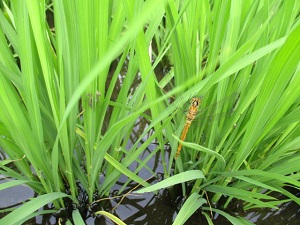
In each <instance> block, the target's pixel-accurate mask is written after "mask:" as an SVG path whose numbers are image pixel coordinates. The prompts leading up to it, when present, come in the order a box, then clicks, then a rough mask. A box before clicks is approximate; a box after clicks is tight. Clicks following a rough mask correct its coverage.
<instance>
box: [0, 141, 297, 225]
mask: <svg viewBox="0 0 300 225" xmlns="http://www.w3.org/2000/svg"><path fill="white" fill-rule="evenodd" d="M155 147H156V146H155V145H152V146H149V149H148V150H149V151H148V152H147V151H146V152H145V155H144V156H143V157H147V155H148V154H149V153H150V151H151V150H153V149H154V148H155ZM148 165H149V167H150V168H152V169H154V170H155V171H157V177H158V179H159V180H161V179H163V178H162V176H163V175H162V167H161V163H160V158H159V156H157V157H156V158H152V159H151V160H150V161H149V164H148ZM135 166H136V165H132V168H134V167H135ZM139 176H141V177H142V178H144V179H148V178H149V177H151V174H150V173H149V172H148V171H146V170H142V171H141V172H140V173H139ZM126 180H127V179H126V177H125V176H123V177H121V178H120V179H119V182H118V183H117V184H116V185H115V187H114V191H113V192H114V193H116V192H117V191H118V190H119V189H120V187H121V186H122V185H123V183H124V182H126ZM3 182H5V178H4V177H2V178H1V180H0V183H3ZM153 182H156V181H153ZM133 188H135V184H129V185H128V188H127V190H125V191H124V193H127V192H129V191H130V190H132V189H133ZM294 194H295V195H297V196H298V197H300V192H299V191H298V193H297V192H296V191H294ZM32 197H34V192H33V191H32V190H31V189H30V188H28V187H26V186H18V187H13V188H9V189H6V190H2V191H0V199H1V200H0V209H4V208H7V207H13V206H18V205H21V204H22V202H24V201H26V200H27V199H29V198H32ZM276 197H277V198H279V199H280V198H282V197H283V196H280V195H277V196H276ZM107 203H108V204H106V210H107V211H111V210H112V209H114V210H113V211H111V213H113V214H114V215H116V216H117V217H119V218H120V219H121V220H122V221H124V222H125V223H126V224H141V225H142V224H157V225H169V224H172V222H173V220H174V218H175V217H176V215H177V210H176V204H175V203H174V202H173V201H172V200H171V198H170V196H169V193H168V190H161V191H160V192H159V193H158V194H157V195H154V194H152V193H148V194H143V195H130V194H129V195H127V196H126V197H124V198H120V197H119V198H112V199H110V200H107ZM239 204H240V203H239V202H236V203H234V204H232V205H231V206H230V207H228V209H227V210H226V211H227V212H228V213H230V214H232V215H235V216H241V217H244V218H246V219H248V220H249V221H252V222H253V223H254V224H257V225H299V224H300V206H299V205H297V204H296V203H294V202H289V203H285V204H282V205H280V206H279V208H280V209H279V210H272V209H266V208H263V209H252V210H249V211H246V212H245V211H243V210H241V207H238V205H239ZM4 215H5V213H1V214H0V217H3V216H4ZM85 222H86V224H89V225H92V224H103V225H108V224H114V223H113V222H111V221H110V220H108V219H106V218H104V217H101V216H97V217H94V216H92V215H90V214H88V216H87V218H85ZM213 222H214V224H215V225H218V224H222V225H227V224H231V223H229V222H228V221H227V220H226V219H224V218H223V217H222V216H219V215H214V219H213ZM26 224H41V225H46V224H47V225H50V224H57V219H56V218H55V217H54V216H53V215H48V216H43V217H42V216H39V217H36V218H34V219H32V220H30V221H28V223H26ZM186 224H207V223H206V220H205V219H204V218H203V217H202V216H201V211H198V212H197V213H195V214H194V215H193V216H192V217H191V218H190V219H189V220H188V222H186Z"/></svg>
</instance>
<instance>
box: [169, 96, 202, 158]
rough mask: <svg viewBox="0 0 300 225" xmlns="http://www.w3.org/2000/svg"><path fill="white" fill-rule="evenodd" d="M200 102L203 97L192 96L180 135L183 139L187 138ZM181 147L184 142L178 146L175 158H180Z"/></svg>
mask: <svg viewBox="0 0 300 225" xmlns="http://www.w3.org/2000/svg"><path fill="white" fill-rule="evenodd" d="M200 104H201V98H192V100H191V105H190V108H189V111H188V113H187V115H186V119H185V124H184V127H183V130H182V132H181V135H180V140H181V141H184V140H185V138H186V134H187V132H188V131H189V128H190V126H191V124H192V122H193V120H194V119H195V117H196V113H197V112H198V108H199V106H200ZM181 148H182V144H180V143H179V144H178V148H177V152H176V155H175V159H177V158H178V156H179V154H180V151H181Z"/></svg>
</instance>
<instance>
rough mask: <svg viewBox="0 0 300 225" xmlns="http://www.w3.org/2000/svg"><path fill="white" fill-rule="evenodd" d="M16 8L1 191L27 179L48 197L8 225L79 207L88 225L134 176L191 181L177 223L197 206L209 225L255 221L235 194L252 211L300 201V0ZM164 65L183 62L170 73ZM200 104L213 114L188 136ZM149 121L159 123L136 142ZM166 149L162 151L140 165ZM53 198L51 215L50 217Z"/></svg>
mask: <svg viewBox="0 0 300 225" xmlns="http://www.w3.org/2000/svg"><path fill="white" fill-rule="evenodd" d="M47 2H48V1H47ZM9 3H10V4H8V2H7V1H6V3H4V2H3V4H2V10H1V12H0V25H1V29H0V45H1V51H0V62H1V63H0V79H1V80H0V90H1V91H0V101H1V103H2V108H1V110H0V133H1V138H0V147H1V148H2V149H3V150H4V152H5V154H6V155H7V156H8V158H7V159H6V160H3V161H1V163H0V171H1V174H3V175H5V176H6V177H7V178H10V179H11V180H9V181H8V182H6V183H4V184H1V185H0V190H1V189H5V188H8V187H12V186H16V185H20V184H26V185H27V186H29V187H31V188H32V189H33V190H34V191H35V192H36V193H37V194H38V196H37V197H36V198H33V199H31V200H29V201H28V202H27V203H24V205H22V206H21V207H19V208H17V209H12V210H13V211H12V212H11V213H9V214H8V215H7V216H6V217H4V218H3V219H1V220H0V222H1V223H3V224H20V223H22V222H25V221H27V220H28V219H30V218H32V217H35V216H36V215H38V214H45V213H53V212H57V211H58V210H59V209H63V208H67V209H71V210H72V212H71V217H72V219H73V221H74V222H75V223H78V224H83V223H84V222H83V220H84V215H80V209H81V207H87V208H89V207H90V205H91V204H93V202H95V201H97V200H98V199H99V198H102V197H106V196H108V195H109V193H110V192H111V189H112V187H113V185H114V184H115V183H116V182H117V181H118V179H119V177H120V176H121V175H125V176H126V177H128V182H130V181H134V182H136V183H137V184H139V185H141V186H144V187H145V189H142V190H139V191H138V192H139V193H142V192H146V191H155V190H158V189H160V188H166V187H170V186H173V185H175V184H179V185H181V188H182V193H180V195H183V196H184V197H185V199H186V200H185V202H184V203H183V205H182V208H181V210H180V212H179V213H178V215H177V217H176V219H175V220H174V223H173V224H183V223H184V222H185V221H186V220H187V219H188V218H189V217H190V216H191V215H192V214H193V213H194V212H195V211H196V210H198V209H199V210H200V211H201V213H203V215H204V216H205V217H206V219H207V220H208V222H209V223H211V222H212V219H211V216H210V215H211V213H212V212H216V213H219V214H220V215H223V216H225V217H226V218H227V219H228V220H229V221H231V222H232V223H233V224H238V223H244V224H246V223H249V222H248V221H246V220H245V219H243V218H236V217H233V216H232V215H229V214H228V213H225V212H224V211H222V208H226V207H227V206H228V204H230V202H231V200H232V199H240V200H242V201H243V203H244V208H245V209H249V208H251V207H273V208H276V206H277V205H278V204H279V203H281V202H284V201H296V202H297V203H299V199H298V198H296V197H295V196H293V195H292V194H291V193H289V192H288V191H287V190H286V189H284V188H283V187H284V186H291V187H294V188H299V187H300V183H299V181H298V180H299V173H298V172H299V163H297V162H298V161H299V151H298V149H299V138H298V136H299V118H300V117H299V115H298V114H299V113H298V111H299V100H300V99H299V88H298V87H297V85H298V83H299V82H300V81H299V78H300V74H299V57H300V56H299V54H298V52H299V46H300V43H299V42H300V38H299V37H300V26H299V7H300V5H299V3H298V2H296V1H295V2H293V1H282V0H269V1H258V0H253V1H208V0H203V1H197V0H188V1H178V0H168V1H159V0H152V1H126V0H124V1H117V0H114V1H108V0H104V1H89V2H88V3H87V2H81V1H78V2H71V1H57V0H54V1H53V3H49V4H46V2H45V1H22V0H18V1H11V2H9ZM46 11H48V12H49V11H51V13H53V16H54V27H50V26H49V24H48V23H47V20H46ZM149 49H150V50H149ZM151 50H153V51H151ZM164 60H166V61H167V63H168V64H170V65H172V66H171V68H170V70H169V71H168V73H167V74H166V75H165V76H164V77H163V78H162V79H160V78H158V77H157V75H156V73H155V68H156V67H157V65H158V64H160V63H163V61H164ZM113 63H115V64H116V66H115V67H114V68H113V69H112V67H111V65H112V64H113ZM124 68H126V73H125V74H124V75H123V76H121V75H120V74H121V73H120V71H121V70H122V69H124ZM136 80H138V83H137V84H136V83H135V81H136ZM170 83H172V84H173V88H172V89H171V90H169V91H167V92H166V91H165V90H164V89H166V86H169V84H170ZM119 84H120V85H119ZM118 85H119V86H118ZM133 86H136V88H133ZM174 96H175V99H173V97H174ZM193 96H201V105H200V108H199V111H200V112H199V113H200V115H199V117H197V119H196V120H195V121H193V123H192V125H191V127H190V129H189V131H188V134H187V137H186V138H185V140H184V141H182V140H180V135H181V132H182V128H183V126H184V123H185V119H186V118H185V115H184V114H182V113H180V111H181V109H182V108H183V110H186V109H187V108H184V105H185V103H186V102H188V101H189V100H190V98H192V97H193ZM140 118H145V119H147V120H148V121H149V125H148V126H147V128H146V129H145V131H144V132H143V134H141V136H140V138H139V139H138V140H137V141H136V142H135V143H134V144H133V145H131V144H130V134H131V133H133V132H134V126H135V124H136V123H137V121H138V120H139V119H140ZM198 118H199V120H198ZM146 135H148V136H147V141H146V142H144V143H143V144H140V142H139V141H140V140H141V139H142V138H143V137H145V136H146ZM153 141H156V142H157V148H156V149H155V150H154V151H153V152H151V153H150V154H149V156H148V157H146V159H140V156H141V155H142V154H143V152H144V151H145V149H146V148H147V146H148V145H149V144H150V143H152V142H153ZM168 143H169V145H170V150H169V151H167V150H168V149H167V148H166V144H168ZM178 143H181V144H182V146H183V147H182V149H181V152H180V154H179V157H178V159H177V160H175V159H174V156H175V154H176V151H177V148H178ZM156 153H160V154H161V159H162V164H163V169H164V174H165V179H164V180H163V181H162V182H160V183H157V184H154V185H151V186H150V184H148V183H147V182H146V181H145V180H144V179H142V178H141V177H140V176H139V171H141V170H142V169H147V170H148V171H149V172H150V173H151V174H153V175H155V172H154V171H151V169H149V168H148V167H147V162H148V161H149V160H150V159H151V157H153V156H154V155H155V154H156ZM11 163H13V164H14V166H15V168H11V167H9V166H8V165H9V164H11ZM132 163H137V164H138V166H137V168H136V169H135V170H134V171H131V170H129V169H128V167H129V166H130V165H131V164H132ZM128 182H127V183H125V185H124V186H123V188H121V189H120V190H119V193H122V192H123V190H124V189H125V188H126V184H128ZM170 192H172V190H170ZM272 192H280V193H283V194H284V195H286V196H287V199H285V200H282V201H277V200H276V199H274V198H273V197H272V196H271V195H270V194H271V193H272ZM175 194H178V193H175ZM82 195H84V196H87V202H82V201H81V198H79V196H82ZM220 199H222V200H223V199H225V201H226V203H225V204H223V205H221V206H220V205H219V207H215V206H217V203H219V202H221V201H220ZM48 203H53V209H52V210H49V211H47V210H44V211H43V210H42V211H38V212H37V210H38V209H40V208H41V207H43V206H44V205H46V204H48ZM95 213H96V214H99V215H104V216H106V217H107V218H109V219H111V220H112V221H115V222H116V223H119V224H122V223H123V222H122V221H120V219H119V218H116V217H115V216H114V215H112V214H110V213H108V212H105V211H104V210H99V211H97V212H95ZM16 215H17V216H16ZM66 219H69V220H71V218H66Z"/></svg>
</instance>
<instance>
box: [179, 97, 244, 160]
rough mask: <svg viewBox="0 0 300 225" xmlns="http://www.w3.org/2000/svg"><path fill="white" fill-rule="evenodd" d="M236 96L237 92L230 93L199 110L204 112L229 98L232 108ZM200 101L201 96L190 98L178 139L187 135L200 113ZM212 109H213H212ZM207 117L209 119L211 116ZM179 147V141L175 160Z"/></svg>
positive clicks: (180, 146) (180, 145) (235, 101)
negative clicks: (231, 100)
mask: <svg viewBox="0 0 300 225" xmlns="http://www.w3.org/2000/svg"><path fill="white" fill-rule="evenodd" d="M237 96H238V94H237V93H234V94H232V95H230V96H228V97H225V98H224V99H222V100H220V101H219V102H217V103H216V104H214V105H212V106H209V107H207V108H206V109H204V110H201V111H202V112H205V111H207V110H208V109H214V108H215V107H216V106H217V105H219V104H222V103H223V102H227V101H228V100H230V99H233V102H232V104H231V106H232V107H229V108H230V109H233V107H234V106H235V105H236V103H237ZM201 103H202V97H194V98H192V99H191V101H190V106H189V109H188V111H187V113H186V119H185V124H184V127H183V129H182V132H181V135H180V140H181V141H184V140H185V138H186V135H187V133H188V131H189V128H190V126H191V124H192V122H193V121H194V120H195V118H196V117H198V115H199V114H201V112H200V110H199V107H200V106H201ZM212 111H214V110H212ZM221 115H226V113H224V112H223V113H220V114H219V115H218V116H221ZM218 116H217V115H215V116H213V117H214V118H217V117H218ZM202 119H204V118H202ZM209 119H211V117H210V118H209ZM181 149H182V144H180V143H179V144H178V147H177V151H176V154H175V160H176V159H178V157H179V154H180V151H181Z"/></svg>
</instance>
